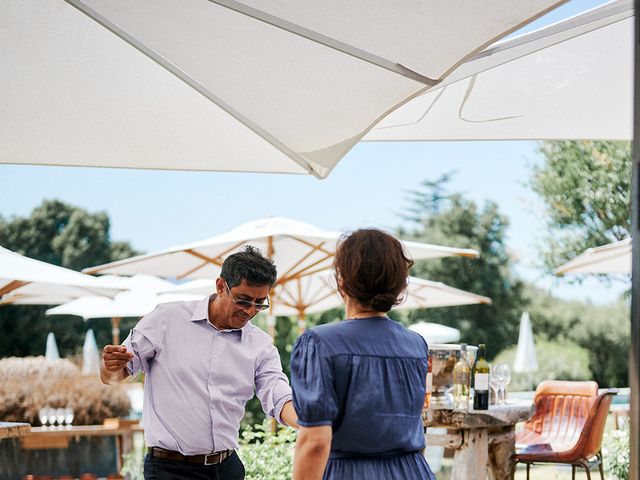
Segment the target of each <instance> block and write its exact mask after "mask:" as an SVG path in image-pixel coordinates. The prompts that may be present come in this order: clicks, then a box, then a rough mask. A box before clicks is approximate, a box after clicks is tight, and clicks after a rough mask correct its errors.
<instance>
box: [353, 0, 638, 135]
mask: <svg viewBox="0 0 640 480" xmlns="http://www.w3.org/2000/svg"><path fill="white" fill-rule="evenodd" d="M633 15H634V10H633V1H631V0H616V1H614V2H610V3H607V4H605V5H603V6H601V7H598V8H595V9H593V10H591V11H588V12H585V13H582V14H580V15H577V16H575V17H573V18H570V19H567V20H564V21H562V22H559V23H556V24H553V25H550V26H547V27H544V28H542V29H539V30H537V31H534V32H531V33H527V34H524V35H521V36H519V37H516V38H512V39H508V40H504V41H501V42H498V43H496V44H494V45H492V46H490V47H489V48H487V49H485V50H484V51H482V52H480V53H478V54H476V55H475V56H474V57H472V58H471V59H469V60H467V61H466V62H465V63H463V64H462V65H460V66H459V67H458V68H457V69H456V70H455V71H454V72H452V74H451V75H449V76H448V77H447V78H446V79H445V80H444V81H443V82H441V83H440V84H439V85H437V86H436V87H434V88H432V89H430V90H429V91H428V92H426V93H424V94H423V95H420V96H418V97H416V98H414V99H413V100H411V101H409V102H408V103H406V104H405V105H403V106H402V107H400V108H399V109H397V110H396V111H395V112H393V113H391V114H390V115H389V116H387V117H386V118H385V119H384V120H382V121H381V122H380V123H379V124H378V125H377V126H376V127H375V128H374V129H373V130H372V131H371V132H369V134H367V135H366V137H365V138H364V140H368V141H396V140H398V141H402V140H521V139H534V140H542V139H571V138H574V139H592V138H599V139H620V140H628V139H631V138H632V130H633V63H634V62H633V45H634V41H633V38H634V35H633V32H634V17H633ZM594 92H597V95H596V94H594Z"/></svg>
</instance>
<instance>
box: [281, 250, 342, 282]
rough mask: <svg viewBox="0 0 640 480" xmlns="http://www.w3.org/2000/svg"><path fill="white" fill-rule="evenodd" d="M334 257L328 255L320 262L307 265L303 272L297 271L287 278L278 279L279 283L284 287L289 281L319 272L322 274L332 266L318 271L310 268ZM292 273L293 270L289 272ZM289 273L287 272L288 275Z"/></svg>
mask: <svg viewBox="0 0 640 480" xmlns="http://www.w3.org/2000/svg"><path fill="white" fill-rule="evenodd" d="M332 256H333V255H327V256H326V257H324V258H321V259H320V260H317V261H315V262H313V263H312V264H311V265H307V266H306V267H304V268H303V269H301V270H299V271H297V272H295V273H292V274H291V275H287V276H284V275H283V276H282V278H280V279H278V281H277V283H278V284H280V285H282V284H284V283H286V282H288V281H289V280H293V279H294V278H300V277H306V276H309V275H312V274H314V273H317V272H322V271H323V270H328V269H329V268H331V266H330V265H327V266H324V267H321V268H318V269H316V270H312V271H309V269H310V268H313V267H315V266H316V265H318V264H320V263H322V262H324V261H325V260H327V259H329V258H331V257H332ZM290 271H291V270H289V272H290ZM289 272H287V274H288V273H289Z"/></svg>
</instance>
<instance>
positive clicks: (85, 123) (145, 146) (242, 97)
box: [0, 0, 564, 177]
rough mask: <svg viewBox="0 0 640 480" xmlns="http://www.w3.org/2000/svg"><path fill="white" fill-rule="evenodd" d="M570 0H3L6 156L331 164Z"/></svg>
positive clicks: (1, 142) (0, 132)
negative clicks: (400, 109) (477, 57)
mask: <svg viewBox="0 0 640 480" xmlns="http://www.w3.org/2000/svg"><path fill="white" fill-rule="evenodd" d="M562 3H564V2H563V1H558V0H474V1H468V2H460V3H458V4H457V5H456V8H451V4H450V2H446V1H442V0H428V1H424V2H409V3H407V2H402V3H397V2H387V1H382V0H368V1H363V0H355V1H351V2H341V1H329V2H327V1H322V2H320V1H313V0H310V1H306V2H294V1H291V0H288V1H279V2H257V1H255V0H243V1H238V0H212V1H208V0H189V1H186V0H171V1H169V0H162V1H156V0H154V1H152V0H139V1H136V2H131V1H128V0H85V1H82V0H68V2H64V1H63V0H30V1H28V2H15V1H13V0H1V2H0V32H1V33H0V35H1V36H0V38H1V41H0V72H2V73H1V74H0V103H1V104H2V105H3V114H2V116H0V163H22V164H49V165H81V166H106V167H127V168H156V169H180V170H218V171H220V170H227V171H253V172H291V173H312V174H314V175H316V176H318V177H324V176H326V175H328V174H329V172H330V171H331V169H332V168H333V167H334V166H335V164H336V163H337V162H338V161H339V160H340V159H341V158H342V157H343V156H344V155H345V154H346V153H347V152H348V151H349V150H350V149H351V148H352V147H353V146H354V145H355V144H356V143H357V142H358V141H359V140H360V138H362V136H363V135H364V134H365V133H366V132H367V130H368V129H370V128H371V127H372V126H373V125H374V124H375V123H377V122H378V121H379V120H380V119H381V118H383V117H384V116H385V115H386V114H387V113H388V112H390V111H392V110H393V109H394V108H396V107H397V106H398V105H400V104H402V103H403V102H405V101H406V100H408V99H409V98H411V97H412V96H414V95H417V94H419V93H421V92H422V91H424V90H426V89H428V88H430V87H431V86H433V85H434V84H436V83H438V82H439V81H441V80H442V78H445V77H446V76H447V75H448V74H449V73H450V72H451V71H452V70H453V69H454V68H455V67H456V66H457V65H458V64H460V63H461V62H462V61H463V60H464V59H466V58H468V57H470V56H471V55H473V54H474V53H475V52H477V51H479V50H480V49H482V48H484V47H485V46H487V45H489V44H491V43H492V42H494V41H495V40H496V39H498V38H501V37H503V36H505V35H507V34H509V33H510V32H512V31H514V30H516V29H518V28H520V27H521V26H523V25H524V24H526V23H528V22H530V21H532V20H534V19H535V18H537V17H539V16H540V15H542V14H543V13H546V12H547V11H548V10H550V9H552V8H555V7H556V6H558V5H560V4H562ZM72 5H73V6H72ZM74 7H75V8H74ZM105 27H106V28H105ZM434 45H435V46H437V48H429V47H430V46H434ZM425 49H429V53H428V55H425Z"/></svg>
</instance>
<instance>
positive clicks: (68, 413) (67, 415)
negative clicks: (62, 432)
mask: <svg viewBox="0 0 640 480" xmlns="http://www.w3.org/2000/svg"><path fill="white" fill-rule="evenodd" d="M64 423H65V425H66V426H67V428H71V424H72V423H73V408H70V407H67V408H65V409H64Z"/></svg>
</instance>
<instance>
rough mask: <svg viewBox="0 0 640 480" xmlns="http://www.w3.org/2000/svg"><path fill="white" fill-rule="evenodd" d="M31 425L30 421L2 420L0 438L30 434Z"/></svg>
mask: <svg viewBox="0 0 640 480" xmlns="http://www.w3.org/2000/svg"><path fill="white" fill-rule="evenodd" d="M30 432H31V425H29V424H28V423H13V422H0V440H2V439H3V438H16V437H23V436H24V435H29V433H30Z"/></svg>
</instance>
